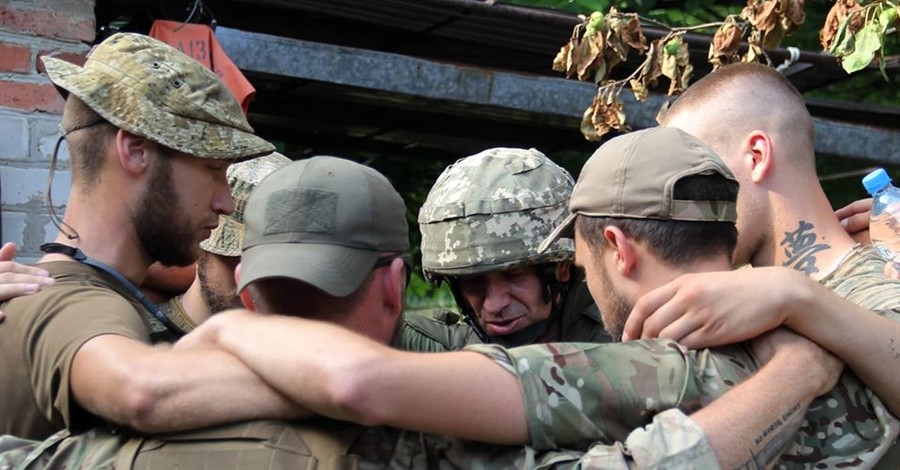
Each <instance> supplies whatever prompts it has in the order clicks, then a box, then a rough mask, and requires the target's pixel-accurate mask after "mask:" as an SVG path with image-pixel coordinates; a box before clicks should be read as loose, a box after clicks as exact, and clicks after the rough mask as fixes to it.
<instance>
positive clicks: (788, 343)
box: [752, 328, 844, 396]
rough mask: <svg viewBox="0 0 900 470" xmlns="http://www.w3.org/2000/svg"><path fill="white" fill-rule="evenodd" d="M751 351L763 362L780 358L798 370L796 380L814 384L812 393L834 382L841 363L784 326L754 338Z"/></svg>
mask: <svg viewBox="0 0 900 470" xmlns="http://www.w3.org/2000/svg"><path fill="white" fill-rule="evenodd" d="M752 346H753V352H754V353H755V354H756V357H757V358H758V359H759V360H761V361H762V362H763V363H769V362H770V361H772V360H781V361H782V362H783V363H784V364H786V365H785V366H786V367H792V368H794V369H796V370H797V374H798V377H797V379H798V382H799V383H803V384H804V385H809V386H812V387H813V391H814V393H815V396H819V395H821V394H823V393H825V392H827V391H829V390H831V389H832V388H833V387H834V386H835V384H837V381H838V379H839V378H840V376H841V373H842V372H843V371H844V363H843V362H841V360H840V359H838V358H837V357H836V356H834V355H833V354H831V353H829V352H828V351H826V350H825V349H823V348H822V347H820V346H819V345H817V344H816V343H814V342H812V341H810V340H808V339H806V338H804V337H803V336H800V335H798V334H796V333H794V332H792V331H790V330H788V329H787V328H776V329H774V330H772V331H770V332H768V333H765V334H762V335H760V336H758V337H756V338H754V339H753V342H752Z"/></svg>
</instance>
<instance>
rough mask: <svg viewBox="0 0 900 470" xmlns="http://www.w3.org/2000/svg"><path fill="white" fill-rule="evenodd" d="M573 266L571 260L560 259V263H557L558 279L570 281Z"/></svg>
mask: <svg viewBox="0 0 900 470" xmlns="http://www.w3.org/2000/svg"><path fill="white" fill-rule="evenodd" d="M571 268H572V262H571V261H560V262H559V263H556V280H557V281H559V282H569V278H570V277H571Z"/></svg>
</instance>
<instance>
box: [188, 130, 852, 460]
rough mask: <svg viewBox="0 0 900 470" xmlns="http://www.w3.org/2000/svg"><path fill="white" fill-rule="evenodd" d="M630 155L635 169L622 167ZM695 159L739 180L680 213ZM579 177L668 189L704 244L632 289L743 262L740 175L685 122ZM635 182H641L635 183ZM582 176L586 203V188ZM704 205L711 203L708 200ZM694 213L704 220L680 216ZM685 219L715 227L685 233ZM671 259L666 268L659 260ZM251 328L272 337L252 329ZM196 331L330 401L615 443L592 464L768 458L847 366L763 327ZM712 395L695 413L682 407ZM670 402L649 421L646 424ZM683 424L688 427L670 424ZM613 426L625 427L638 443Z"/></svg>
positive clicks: (575, 441) (327, 406) (394, 414)
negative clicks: (614, 331)
mask: <svg viewBox="0 0 900 470" xmlns="http://www.w3.org/2000/svg"><path fill="white" fill-rule="evenodd" d="M632 167H633V168H634V171H635V173H634V174H633V178H615V177H614V175H615V174H617V173H616V172H619V173H621V172H622V171H625V170H624V169H623V168H632ZM695 174H701V175H706V174H712V175H713V176H717V177H718V180H720V181H721V180H724V181H725V185H724V186H725V194H724V195H723V194H721V189H720V190H719V193H714V197H713V198H712V200H711V201H710V200H709V198H710V196H709V194H707V197H706V199H704V198H700V197H698V196H691V195H690V193H689V194H688V195H686V196H683V197H684V198H685V200H684V201H677V204H676V206H677V207H676V208H677V209H678V210H677V211H676V212H675V213H670V212H665V211H663V209H665V210H666V211H667V210H669V209H671V207H670V206H671V204H672V197H673V196H672V184H673V183H674V181H675V180H678V179H680V178H682V177H684V176H690V175H695ZM586 175H588V176H586ZM581 179H582V180H586V179H587V180H586V182H585V183H583V184H581V187H582V188H587V189H584V190H583V191H582V193H587V196H592V195H594V192H592V191H591V189H590V188H601V189H603V190H605V193H606V194H609V195H610V196H611V195H620V196H621V197H622V199H623V200H626V201H627V200H631V199H639V200H640V201H645V200H649V201H650V202H648V203H647V205H651V206H652V205H653V204H656V206H654V207H656V208H657V209H658V211H660V212H656V213H654V214H658V215H656V217H657V218H660V219H663V220H661V221H660V224H663V225H665V224H666V223H667V224H670V225H672V226H673V227H674V228H672V229H670V230H671V231H674V232H675V233H686V234H689V235H693V236H691V237H687V238H686V239H685V240H680V244H678V245H677V246H678V247H684V246H691V247H692V250H693V252H694V253H695V254H697V255H696V256H694V257H693V258H691V259H690V262H688V261H685V260H683V259H680V258H678V257H677V254H678V251H679V250H677V249H676V250H675V251H676V256H675V257H674V259H669V255H666V257H665V258H661V257H660V256H656V255H654V256H649V255H648V256H647V257H643V258H641V260H642V261H641V266H642V267H641V268H639V269H638V268H635V269H633V271H632V274H633V275H636V274H639V273H643V274H644V275H643V276H642V277H639V278H629V279H626V280H623V281H622V284H623V286H624V287H623V286H620V288H622V289H625V292H626V293H628V294H629V295H630V296H631V295H634V294H635V292H637V293H639V292H641V291H645V290H649V289H651V288H652V287H655V286H657V285H659V284H661V283H663V282H665V281H666V280H667V279H669V278H670V277H672V276H676V275H678V274H679V273H680V272H689V271H691V270H705V269H724V268H727V267H729V266H730V264H729V262H730V257H731V249H732V248H733V246H734V238H735V230H734V226H733V221H734V217H735V216H734V200H735V198H736V192H737V184H736V183H734V178H733V176H732V175H731V173H730V172H729V171H728V170H727V168H725V166H724V164H723V163H722V162H721V161H720V160H719V159H718V157H716V156H715V154H714V153H713V152H712V151H711V150H709V149H708V148H707V147H706V146H705V145H703V144H702V143H701V142H699V141H698V140H696V139H694V138H692V137H690V136H689V135H687V134H685V133H683V132H680V131H678V130H675V129H654V130H652V131H646V132H640V133H634V134H630V135H627V136H624V137H619V138H617V139H614V140H612V141H610V142H609V143H607V144H605V145H604V146H603V147H601V149H600V150H599V151H598V152H597V153H596V154H595V155H594V156H593V157H592V158H591V160H590V161H589V162H588V164H587V165H586V168H585V170H583V172H582V177H581ZM588 180H589V181H588ZM626 181H628V182H631V181H637V182H642V184H639V185H636V186H635V187H630V186H628V187H624V184H625V183H624V182H626ZM611 182H612V183H611ZM729 183H730V186H729ZM719 186H720V187H721V186H722V185H721V184H720V185H719ZM578 188H579V186H576V189H575V195H579V198H576V196H575V195H573V200H572V201H573V202H572V204H573V208H577V207H578V206H577V204H576V200H577V199H580V197H581V196H580V193H579V190H578ZM701 189H702V188H701ZM598 192H599V191H598ZM707 192H709V190H707ZM602 203H606V204H607V205H611V203H609V202H608V201H607V200H603V201H602ZM663 204H665V207H663ZM681 206H687V207H688V210H682V209H681ZM701 206H703V207H705V209H702V210H700V209H697V207H701ZM609 210H613V211H615V210H619V209H618V207H610V208H609ZM616 214H617V215H618V216H620V217H647V216H648V214H647V213H645V212H624V213H622V212H617V213H616ZM654 214H650V215H654ZM683 217H690V218H691V220H694V219H696V220H699V222H682V221H681V220H680V218H683ZM567 222H570V221H567ZM685 224H687V225H691V224H701V225H703V224H706V225H708V226H709V228H707V227H701V228H700V229H696V228H695V229H693V230H688V231H683V230H682V232H679V230H681V228H682V226H683V225H685ZM567 225H570V224H567ZM710 232H712V233H718V235H716V236H717V237H718V240H719V242H717V243H711V241H710V238H709V237H708V236H707V235H709V234H710ZM729 237H730V238H729ZM670 239H671V237H669V238H666V240H668V241H671V240H670ZM551 241H555V239H553V240H551ZM577 248H578V247H577V243H576V249H577ZM648 250H649V249H648ZM648 253H649V254H653V253H654V252H652V251H650V252H648ZM644 265H646V266H644ZM657 271H658V272H660V274H659V275H654V274H653V273H655V272H657ZM589 274H590V272H589ZM589 282H591V281H590V279H589ZM599 290H603V291H604V292H605V288H602V287H601V288H600V289H599ZM612 292H618V291H613V290H610V293H612ZM595 293H596V292H595ZM604 295H605V294H604ZM597 300H598V302H602V300H601V299H597ZM603 305H607V304H603ZM609 307H610V308H609V311H610V312H621V310H620V309H615V308H613V307H615V303H612V304H609ZM607 318H609V319H610V325H609V326H612V325H615V324H618V323H620V322H618V321H612V319H613V317H611V316H608V315H606V314H604V320H605V321H606V320H607ZM248 334H249V335H251V336H253V337H265V338H267V341H265V342H251V341H244V339H245V337H246V335H248ZM186 339H187V340H190V341H192V342H199V343H201V344H204V345H213V346H216V347H221V348H224V349H225V350H228V351H231V352H233V353H234V354H236V355H237V356H238V357H240V358H241V360H243V361H245V362H246V363H247V364H249V365H250V366H251V367H253V368H254V370H257V371H258V372H259V373H260V374H262V375H263V376H264V377H266V379H267V380H269V381H271V383H272V384H274V385H275V386H276V387H277V388H278V389H279V390H281V391H282V392H284V393H285V394H287V395H289V396H291V397H292V398H294V399H295V400H297V401H299V402H301V403H303V404H305V405H307V406H310V407H312V408H313V409H314V410H316V411H318V412H320V413H323V414H325V415H328V416H332V417H335V418H339V419H349V420H353V421H356V422H361V423H369V424H371V423H381V424H387V425H391V426H397V427H401V428H408V429H416V430H419V431H423V432H431V433H436V434H441V435H450V436H456V437H462V438H467V439H475V440H480V441H485V442H491V443H497V444H531V445H532V447H530V449H531V450H532V451H537V452H539V451H543V450H547V449H554V448H557V447H561V446H570V447H574V448H585V447H587V446H588V445H590V444H591V443H593V442H595V441H599V442H600V443H603V444H606V446H597V447H592V448H591V449H590V451H589V453H588V455H587V457H586V458H587V459H589V460H586V461H585V464H594V463H598V462H599V463H603V464H610V465H611V464H612V463H616V464H618V465H623V466H625V465H629V464H630V459H631V458H634V459H636V460H635V462H637V463H638V464H641V465H650V464H653V463H654V459H659V458H662V456H664V457H665V458H666V459H670V460H669V462H673V461H674V462H681V463H682V464H683V463H684V462H685V460H678V459H690V460H689V461H690V462H691V463H692V464H693V465H697V466H698V468H703V466H704V465H707V466H709V465H712V466H715V465H716V462H717V461H718V462H719V463H721V464H722V465H723V466H736V465H738V464H741V463H746V462H750V461H751V459H754V458H757V457H754V456H755V455H756V456H758V459H759V461H762V463H765V464H768V463H770V462H771V461H772V459H773V457H774V456H777V455H778V450H779V449H781V448H782V447H783V446H784V445H785V444H787V443H788V440H789V437H790V436H791V431H792V430H793V429H794V428H793V426H794V425H795V424H796V423H798V422H799V421H800V419H801V417H802V414H803V410H804V409H805V406H806V404H808V403H809V402H810V401H811V400H812V398H813V397H814V396H816V395H817V394H819V393H822V392H823V391H825V390H827V389H829V388H830V386H831V384H833V383H834V380H835V378H836V377H837V373H836V372H837V371H838V370H839V367H840V366H839V364H838V363H837V362H836V361H834V360H833V359H827V357H828V356H827V354H826V353H824V352H823V351H822V350H821V349H820V348H818V347H816V346H815V345H814V344H812V343H811V342H809V341H806V340H802V339H801V338H799V337H790V336H788V337H787V339H785V337H784V336H781V337H780V338H770V339H769V341H768V342H766V341H760V342H758V343H757V344H756V345H754V347H753V348H751V347H750V345H735V346H732V347H729V348H726V349H722V350H716V351H688V350H686V349H685V348H683V347H681V346H679V345H677V344H675V343H672V342H670V341H662V340H656V341H650V342H636V343H629V344H591V345H588V344H583V343H581V344H571V345H568V344H556V343H549V344H543V345H530V346H524V347H519V348H514V349H509V350H506V349H504V348H502V347H500V346H498V345H477V346H469V347H468V348H467V349H466V350H464V351H461V352H447V353H438V354H416V353H409V352H402V351H397V350H392V349H390V348H387V347H384V346H383V345H379V344H378V343H376V342H373V341H370V340H367V339H366V338H364V337H361V336H358V335H354V334H352V333H350V332H347V331H343V330H340V329H336V328H332V327H327V326H326V325H323V324H320V323H315V322H309V321H304V320H301V319H284V318H280V319H276V318H265V317H254V316H251V315H248V314H245V313H240V312H227V313H225V314H222V315H217V316H215V317H213V318H212V319H211V320H210V321H209V322H207V323H206V324H204V325H203V326H201V327H200V328H199V329H197V330H195V331H194V332H193V333H192V334H191V335H189V336H188V337H186ZM767 345H768V346H767ZM773 345H775V346H777V347H776V348H775V350H776V352H775V353H774V354H773V353H772V352H771V347H772V346H773ZM276 359H277V360H276ZM765 359H770V361H769V363H768V364H766V366H764V367H763V368H762V372H760V374H759V375H757V376H756V377H753V378H751V379H749V380H747V381H746V382H744V383H741V384H740V385H738V386H737V388H735V390H734V391H732V392H730V393H725V392H726V391H727V390H728V389H729V388H731V387H734V386H735V385H736V384H737V383H738V382H741V381H742V379H745V378H746V377H748V376H749V375H750V374H752V373H753V372H754V371H755V370H756V369H757V368H758V367H759V365H760V363H761V362H763V361H764V360H765ZM786 377H792V378H796V380H794V381H792V384H791V386H790V387H784V386H783V383H784V381H785V380H786V379H785V378H786ZM723 393H724V395H723V396H721V397H720V398H719V399H718V400H715V401H713V399H714V398H716V397H719V396H720V395H722V394H723ZM447 397H452V399H448V398H447ZM704 405H706V406H705V407H704V408H702V409H700V410H699V411H697V412H696V413H695V414H694V415H692V417H693V418H694V419H693V420H692V419H688V418H687V417H686V416H685V415H684V414H683V412H694V411H696V410H697V409H698V408H700V407H702V406H704ZM670 408H680V409H681V410H682V411H683V412H682V411H679V410H678V409H670ZM667 409H670V410H669V411H666V412H665V413H662V414H659V415H658V416H657V417H656V418H657V419H656V420H655V421H654V423H653V424H652V425H651V426H649V427H648V428H646V429H636V428H640V427H641V426H642V425H646V424H648V422H649V420H650V419H651V417H653V416H654V415H656V414H657V413H658V412H660V411H663V410H667ZM734 419H737V420H738V421H739V422H742V423H745V425H744V426H741V427H739V428H736V429H735V428H734V427H733V426H732V425H731V424H729V423H732V422H733V420H734ZM635 429H636V430H635ZM673 429H674V430H677V431H678V432H677V433H673V434H670V433H669V431H671V430H673ZM632 430H635V431H633V432H631V431H632ZM629 432H631V434H629ZM848 432H849V431H848ZM707 436H709V440H707ZM615 441H621V442H625V443H626V444H625V445H627V449H626V447H625V446H624V445H623V444H614V442H615ZM713 449H715V451H713ZM629 456H630V457H629ZM671 459H674V460H671ZM562 460H563V461H564V460H566V459H562ZM759 461H756V460H753V461H752V463H760V462H759ZM559 462H560V461H559V460H557V463H559ZM570 463H571V462H570Z"/></svg>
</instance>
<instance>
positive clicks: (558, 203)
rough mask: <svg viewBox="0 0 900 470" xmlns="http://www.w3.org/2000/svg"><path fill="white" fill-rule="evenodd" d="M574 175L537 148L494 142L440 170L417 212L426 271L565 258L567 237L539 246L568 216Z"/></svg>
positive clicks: (451, 272)
mask: <svg viewBox="0 0 900 470" xmlns="http://www.w3.org/2000/svg"><path fill="white" fill-rule="evenodd" d="M573 184H574V183H573V180H572V176H571V175H569V173H568V172H567V171H566V170H565V169H563V168H562V167H560V166H558V165H556V164H555V163H553V162H552V161H551V160H550V159H549V158H547V157H546V156H544V154H542V153H541V152H538V151H537V150H535V149H528V150H526V149H515V148H494V149H489V150H485V151H484V152H481V153H478V154H475V155H472V156H469V157H466V158H463V159H461V160H459V161H457V162H456V163H454V164H453V165H450V166H449V167H447V169H446V170H444V172H443V173H442V174H441V176H439V177H438V180H437V182H435V184H434V187H432V188H431V191H430V192H429V193H428V198H427V199H426V201H425V204H424V205H423V206H422V209H421V210H420V211H419V219H418V220H419V229H420V231H421V232H422V269H423V271H424V272H425V276H426V277H427V278H429V279H432V280H433V279H434V277H435V276H442V275H444V276H459V275H469V274H479V273H485V272H490V271H498V270H502V269H507V268H511V267H514V266H518V265H523V264H537V263H547V262H557V261H563V260H569V259H571V258H572V256H573V250H574V249H573V245H572V241H571V240H560V242H559V243H556V244H554V245H553V247H552V248H551V249H550V250H548V251H547V252H545V253H539V252H538V245H540V243H541V241H542V240H543V239H544V238H546V236H547V235H548V234H549V233H550V231H551V230H552V229H553V227H554V226H556V225H557V224H558V223H559V222H560V221H561V220H562V219H563V218H564V217H565V215H566V203H567V202H568V200H569V195H570V194H571V192H572V186H573Z"/></svg>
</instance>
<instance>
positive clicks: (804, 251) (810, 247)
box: [781, 220, 831, 275]
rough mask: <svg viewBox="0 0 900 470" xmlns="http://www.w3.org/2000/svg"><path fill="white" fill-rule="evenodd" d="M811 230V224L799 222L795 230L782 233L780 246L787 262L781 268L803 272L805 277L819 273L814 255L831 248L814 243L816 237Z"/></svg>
mask: <svg viewBox="0 0 900 470" xmlns="http://www.w3.org/2000/svg"><path fill="white" fill-rule="evenodd" d="M813 228H814V227H813V224H811V223H809V222H807V221H805V220H801V221H800V226H799V227H797V230H794V231H793V232H784V239H782V240H781V246H783V247H784V256H786V257H787V260H785V262H784V264H783V266H787V267H791V268H794V269H796V270H798V271H803V272H804V273H806V274H807V275H810V274H815V273H817V272H819V268H818V266H816V261H817V260H816V256H815V255H816V253H818V252H820V251H822V250H827V249H829V248H831V245H828V244H826V243H816V238H817V235H816V233H815V232H814V231H813Z"/></svg>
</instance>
